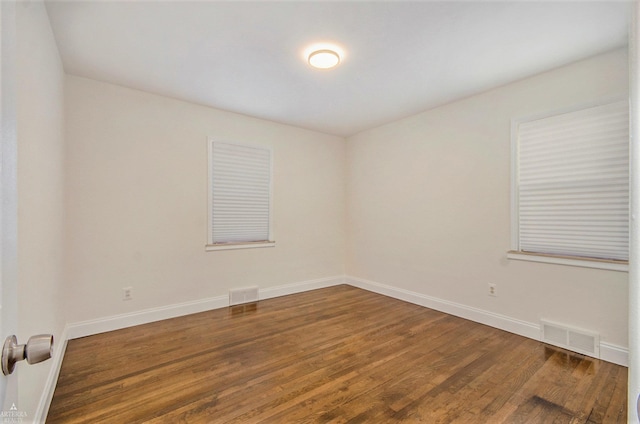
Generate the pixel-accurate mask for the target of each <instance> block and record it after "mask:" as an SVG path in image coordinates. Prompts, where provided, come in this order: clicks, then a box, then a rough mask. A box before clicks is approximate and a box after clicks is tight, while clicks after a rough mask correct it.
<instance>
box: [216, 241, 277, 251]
mask: <svg viewBox="0 0 640 424" xmlns="http://www.w3.org/2000/svg"><path fill="white" fill-rule="evenodd" d="M275 245H276V242H275V241H254V242H247V243H219V244H207V245H206V246H205V247H204V250H205V251H207V252H211V251H214V250H234V249H256V248H260V247H275Z"/></svg>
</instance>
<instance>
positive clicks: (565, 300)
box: [346, 50, 628, 347]
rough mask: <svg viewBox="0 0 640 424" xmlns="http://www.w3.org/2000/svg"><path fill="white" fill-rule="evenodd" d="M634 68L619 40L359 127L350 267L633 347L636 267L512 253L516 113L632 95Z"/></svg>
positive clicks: (364, 275)
mask: <svg viewBox="0 0 640 424" xmlns="http://www.w3.org/2000/svg"><path fill="white" fill-rule="evenodd" d="M627 74H628V71H627V55H626V51H625V50H619V51H615V52H611V53H609V54H605V55H602V56H598V57H594V58H592V59H589V60H585V61H583V62H579V63H575V64H572V65H569V66H566V67H563V68H560V69H556V70H553V71H550V72H547V73H544V74H540V75H537V76H534V77H532V78H529V79H526V80H522V81H519V82H515V83H512V84H509V85H506V86H503V87H501V88H498V89H495V90H492V91H488V92H485V93H482V94H479V95H476V96H473V97H469V98H466V99H463V100H460V101H457V102H454V103H451V104H447V105H444V106H442V107H439V108H436V109H433V110H430V111H427V112H424V113H421V114H419V115H415V116H412V117H409V118H406V119H403V120H400V121H397V122H394V123H391V124H388V125H385V126H382V127H379V128H375V129H372V130H369V131H365V132H363V133H360V134H358V135H355V136H353V137H350V138H349V139H348V140H347V170H348V171H347V211H348V213H347V259H346V269H347V274H348V275H350V276H353V277H357V278H360V279H365V280H369V281H372V282H374V283H379V284H386V285H390V286H393V287H396V288H399V289H404V290H409V291H412V292H416V293H420V294H424V295H427V296H430V297H434V298H437V299H441V300H444V301H448V302H454V303H457V304H461V305H465V306H468V307H471V308H478V309H481V310H484V311H489V312H492V313H495V314H500V315H504V316H506V317H510V318H513V319H516V320H521V321H525V322H528V323H533V324H538V322H539V319H540V318H546V319H549V320H554V321H558V322H561V323H565V324H569V325H573V326H577V327H579V328H584V329H591V330H595V331H597V332H599V333H600V334H601V341H603V342H605V343H610V344H613V345H617V346H622V347H626V346H628V343H627V273H625V272H613V271H603V270H594V269H587V268H577V267H569V266H562V265H551V264H540V263H533V262H523V261H515V260H508V259H507V258H506V252H507V251H508V250H509V249H510V215H509V214H510V166H511V164H510V145H511V144H510V120H511V118H517V117H523V116H528V115H532V114H536V113H541V112H546V111H549V110H555V109H559V108H564V107H568V106H572V105H580V104H581V103H586V102H591V101H594V100H597V99H601V98H607V97H610V96H620V97H622V98H624V97H626V96H627V95H628V82H627V77H628V75H627ZM488 283H495V284H497V291H498V297H489V296H488V295H487V286H488Z"/></svg>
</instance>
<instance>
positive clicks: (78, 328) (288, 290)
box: [66, 276, 345, 340]
mask: <svg viewBox="0 0 640 424" xmlns="http://www.w3.org/2000/svg"><path fill="white" fill-rule="evenodd" d="M344 282H345V280H344V276H337V277H328V278H320V279H317V280H309V281H301V282H298V283H292V284H284V285H281V286H275V287H266V288H264V289H260V290H259V295H260V299H270V298H272V297H278V296H286V295H288V294H294V293H300V292H304V291H308V290H315V289H320V288H324V287H330V286H335V285H338V284H344ZM227 306H229V297H228V295H224V296H216V297H210V298H207V299H200V300H194V301H192V302H183V303H176V304H173V305H166V306H161V307H158V308H150V309H143V310H141V311H136V312H131V313H127V314H120V315H112V316H108V317H103V318H97V319H92V320H88V321H82V322H76V323H72V324H68V325H67V329H66V331H67V338H68V339H69V340H70V339H77V338H79V337H85V336H91V335H93V334H99V333H104V332H107V331H113V330H120V329H122V328H127V327H133V326H134V325H141V324H148V323H150V322H155V321H161V320H163V319H169V318H175V317H179V316H184V315H189V314H196V313H198V312H204V311H210V310H212V309H219V308H226V307H227Z"/></svg>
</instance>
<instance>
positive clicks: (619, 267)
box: [507, 250, 629, 272]
mask: <svg viewBox="0 0 640 424" xmlns="http://www.w3.org/2000/svg"><path fill="white" fill-rule="evenodd" d="M507 258H508V259H515V260H519V261H531V262H544V263H549V264H557V265H568V266H578V267H583V268H597V269H606V270H609V271H621V272H628V271H629V262H627V261H615V260H606V259H587V258H581V257H577V256H561V255H545V254H543V253H529V252H518V251H515V250H510V251H508V252H507Z"/></svg>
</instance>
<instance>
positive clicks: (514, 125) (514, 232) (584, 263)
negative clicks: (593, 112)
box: [507, 96, 629, 272]
mask: <svg viewBox="0 0 640 424" xmlns="http://www.w3.org/2000/svg"><path fill="white" fill-rule="evenodd" d="M623 101H627V102H628V101H629V99H628V97H623V96H616V97H608V98H603V99H600V100H598V101H594V102H589V103H581V104H578V105H573V106H569V107H565V108H560V109H554V110H552V111H547V112H542V113H537V114H532V115H526V116H520V117H517V118H512V119H511V202H510V205H511V211H510V221H511V247H510V250H509V251H508V252H507V258H508V259H513V260H520V261H530V262H540V263H549V264H557V265H568V266H576V267H584V268H596V269H603V270H610V271H620V272H628V270H629V261H624V260H613V259H599V258H589V257H582V256H570V255H560V254H546V253H535V252H523V251H521V250H520V247H519V244H520V232H519V228H520V222H519V210H520V207H519V206H520V199H519V184H518V183H519V181H518V174H519V168H518V164H519V151H518V128H519V125H520V124H521V123H524V122H529V121H535V120H539V119H544V118H549V117H553V116H557V115H562V114H566V113H571V112H578V111H581V110H585V109H589V108H594V107H598V106H606V105H608V104H611V103H617V102H623Z"/></svg>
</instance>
